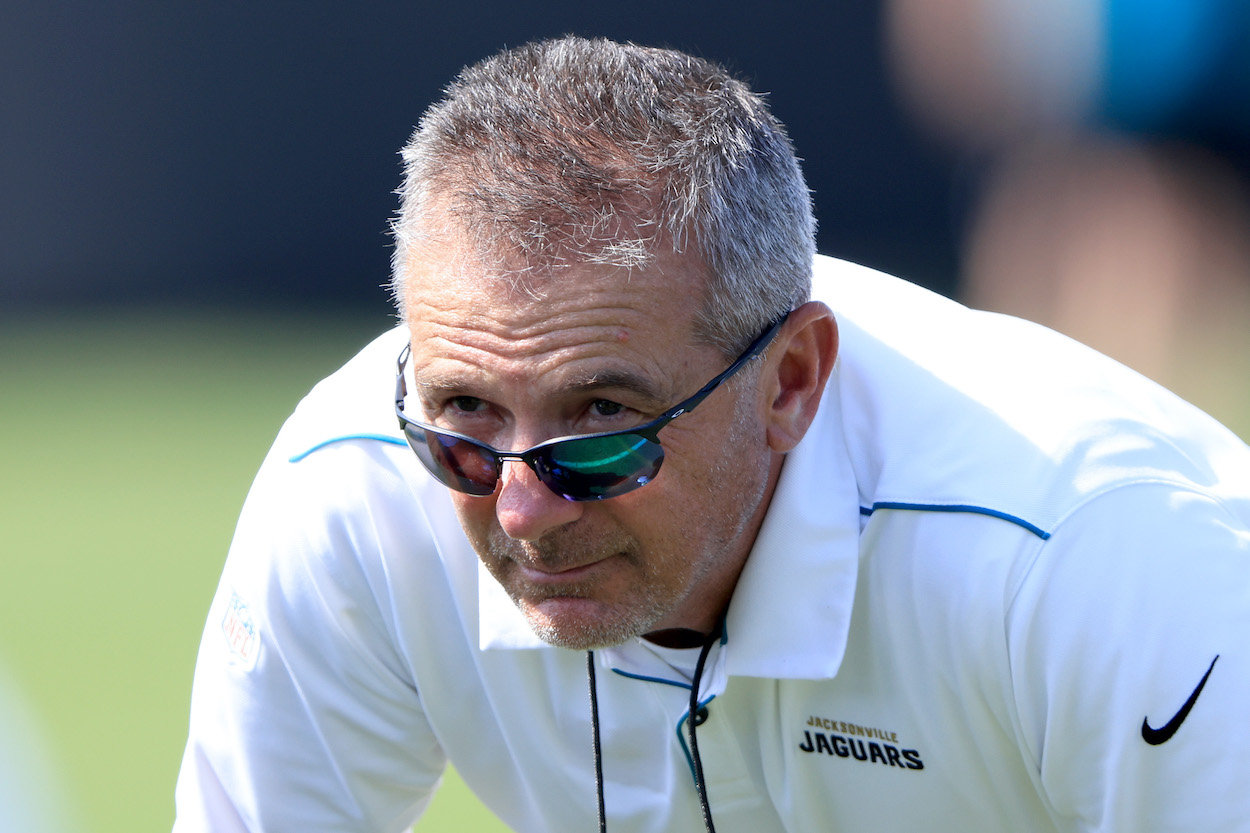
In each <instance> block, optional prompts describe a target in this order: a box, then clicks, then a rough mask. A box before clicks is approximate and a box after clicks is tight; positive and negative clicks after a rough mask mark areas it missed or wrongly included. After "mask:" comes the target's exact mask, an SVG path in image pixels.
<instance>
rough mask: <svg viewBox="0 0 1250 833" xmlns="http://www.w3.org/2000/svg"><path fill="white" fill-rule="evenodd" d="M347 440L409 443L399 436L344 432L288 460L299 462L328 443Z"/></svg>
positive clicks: (393, 443)
mask: <svg viewBox="0 0 1250 833" xmlns="http://www.w3.org/2000/svg"><path fill="white" fill-rule="evenodd" d="M345 440H377V441H378V442H383V443H391V444H392V445H407V444H408V443H407V442H405V441H404V440H401V439H399V438H398V437H388V436H387V435H386V434H344V435H343V436H341V437H331V438H330V439H328V440H323V441H321V442H319V443H317V444H316V445H314V446H313V447H312V448H309V449H307V450H306V451H301V452H300V453H299V454H296V455H294V456H293V457H290V458H289V459H288V461H287V462H290V463H298V462H299V461H300V460H303V459H304V458H305V457H307V456H308V455H309V454H312V453H313V452H314V451H318V450H320V449H323V448H325V447H326V446H327V445H333V444H334V443H341V442H344V441H345Z"/></svg>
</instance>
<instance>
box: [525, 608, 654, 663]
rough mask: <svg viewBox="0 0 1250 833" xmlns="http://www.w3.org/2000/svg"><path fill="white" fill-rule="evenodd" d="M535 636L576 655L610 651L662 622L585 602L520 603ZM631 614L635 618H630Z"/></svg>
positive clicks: (651, 616)
mask: <svg viewBox="0 0 1250 833" xmlns="http://www.w3.org/2000/svg"><path fill="white" fill-rule="evenodd" d="M520 608H521V612H522V613H524V614H525V619H526V621H527V622H529V626H530V628H531V629H532V630H533V631H534V634H535V635H536V636H538V638H539V639H541V640H542V641H543V642H546V643H547V644H548V645H555V646H556V647H558V648H568V649H570V650H574V651H588V650H592V649H595V648H610V647H612V646H613V645H620V644H622V643H624V642H628V641H629V640H631V639H634V638H635V637H638V636H641V635H642V634H644V633H646V632H647V631H648V630H649V629H650V628H651V626H652V625H653V624H654V623H655V621H657V620H658V619H659V617H658V616H653V615H639V612H638V611H620V610H617V609H614V608H612V607H609V606H605V605H604V604H602V603H601V602H596V601H593V600H591V599H585V598H569V597H565V598H553V599H544V600H543V601H541V602H536V603H529V602H521V603H520ZM630 613H632V614H633V615H630Z"/></svg>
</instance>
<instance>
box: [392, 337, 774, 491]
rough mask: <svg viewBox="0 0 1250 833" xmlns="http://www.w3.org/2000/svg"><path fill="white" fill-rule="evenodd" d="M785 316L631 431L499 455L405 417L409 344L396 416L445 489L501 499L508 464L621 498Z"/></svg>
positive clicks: (552, 483)
mask: <svg viewBox="0 0 1250 833" xmlns="http://www.w3.org/2000/svg"><path fill="white" fill-rule="evenodd" d="M787 315H788V313H787ZM786 317H787V316H782V317H781V318H779V319H778V320H777V321H776V322H774V323H773V324H771V325H770V326H769V327H768V329H766V330H765V331H764V332H763V333H761V334H760V336H759V338H757V339H755V341H753V342H752V343H751V346H750V347H748V348H747V349H746V351H745V352H744V353H743V354H742V355H741V356H739V357H738V358H737V359H735V360H734V362H733V364H731V365H729V367H728V368H727V369H726V370H725V371H724V372H723V373H721V374H720V375H719V376H717V377H716V378H715V379H713V380H712V381H710V382H708V383H707V384H706V385H704V386H703V387H702V388H700V389H699V391H698V393H696V394H695V395H694V396H691V397H690V398H689V399H686V400H684V401H682V402H680V403H678V404H676V405H674V406H673V407H671V408H669V409H668V410H667V411H665V412H664V413H663V414H661V415H660V416H659V417H657V418H656V419H653V420H651V421H650V422H646V423H643V424H642V425H639V426H637V427H635V428H628V429H626V430H624V431H607V432H604V433H599V434H578V435H574V436H571V437H557V438H556V439H553V440H547V441H546V442H543V443H539V444H538V445H536V446H534V447H533V448H530V449H527V450H525V451H499V450H497V449H494V448H491V447H490V446H489V445H487V444H486V443H483V442H480V441H478V440H475V439H473V438H472V437H467V436H465V435H464V434H458V433H456V432H455V431H447V430H444V429H442V428H436V427H434V426H433V425H426V424H425V423H422V422H417V421H416V420H413V419H410V418H409V417H408V416H406V415H405V414H404V399H405V398H407V396H408V385H407V382H405V381H404V364H405V363H406V362H407V361H408V355H409V352H410V350H411V347H410V346H405V347H404V349H403V351H402V352H401V353H400V354H399V363H398V364H399V370H398V375H397V378H396V380H395V415H396V416H397V417H399V427H400V428H401V429H402V430H403V432H404V438H405V439H406V440H408V445H409V446H411V447H412V450H413V451H414V452H416V455H417V459H419V460H420V461H421V462H422V463H423V464H424V465H425V467H426V468H427V469H429V471H430V474H432V475H434V477H435V478H437V479H438V481H439V482H440V483H442V484H443V485H444V486H447V487H448V488H450V489H454V490H455V491H457V492H463V493H465V494H467V495H478V496H484V495H489V494H492V493H494V491H495V487H496V485H498V483H499V478H500V476H501V475H502V473H503V464H504V461H505V460H520V461H521V462H522V463H524V464H525V465H527V466H529V467H530V469H531V470H532V471H533V472H534V474H536V475H537V476H538V479H539V480H541V481H542V482H543V483H544V484H545V485H546V486H547V488H548V489H550V490H551V491H553V492H555V493H556V494H557V495H559V496H560V497H562V498H564V499H565V500H576V501H582V500H606V499H607V498H611V497H619V496H620V495H624V494H628V493H629V492H632V491H633V490H634V489H638V488H641V487H643V486H645V485H647V484H648V483H650V482H651V481H652V480H654V479H655V476H656V474H658V473H659V471H660V465H661V464H662V463H663V462H664V448H663V447H662V446H661V445H660V440H659V437H658V434H659V433H660V429H661V428H663V427H664V426H666V425H668V424H669V423H670V422H672V421H673V420H675V419H677V417H679V416H682V415H684V414H688V413H690V412H691V411H693V410H694V409H695V408H696V407H697V406H698V404H699V403H700V402H702V401H703V400H704V399H706V398H707V396H708V394H710V393H711V392H712V391H714V390H716V388H718V387H719V386H720V384H721V383H722V382H724V381H725V380H726V379H728V378H729V377H730V376H732V375H734V374H735V373H737V372H738V371H739V370H741V369H742V367H743V365H745V364H746V363H747V362H749V361H750V360H751V359H753V358H755V357H756V356H758V355H759V354H760V353H762V352H764V349H765V348H766V347H768V345H769V343H770V342H772V340H773V337H774V336H776V335H777V331H778V330H780V329H781V325H782V324H783V323H785V320H786Z"/></svg>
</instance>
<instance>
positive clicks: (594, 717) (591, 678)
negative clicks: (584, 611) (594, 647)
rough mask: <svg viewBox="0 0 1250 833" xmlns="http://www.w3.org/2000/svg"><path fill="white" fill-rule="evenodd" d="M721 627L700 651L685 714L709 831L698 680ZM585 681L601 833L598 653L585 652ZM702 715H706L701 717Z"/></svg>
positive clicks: (603, 832) (712, 831) (604, 820)
mask: <svg viewBox="0 0 1250 833" xmlns="http://www.w3.org/2000/svg"><path fill="white" fill-rule="evenodd" d="M720 636H721V629H720V628H719V627H718V628H717V629H716V630H715V631H713V632H712V633H711V635H709V636H708V638H707V639H706V640H705V641H704V643H703V648H702V649H701V650H700V651H699V661H698V663H697V664H696V665H695V667H694V679H693V680H691V682H690V708H689V710H688V711H687V714H686V729H687V731H688V732H689V735H690V760H691V762H692V763H693V764H694V786H695V789H696V790H697V791H698V793H699V806H700V808H701V809H702V811H703V826H704V828H705V829H706V830H707V833H716V826H715V825H714V824H713V823H712V806H711V804H710V803H709V802H708V798H707V784H706V783H704V780H703V761H702V760H701V759H700V758H699V741H698V738H697V736H696V733H695V727H697V726H698V725H699V724H700V723H703V722H704V720H706V719H707V711H706V709H700V708H699V683H700V681H701V680H702V679H703V669H704V667H705V666H706V665H707V658H708V654H710V653H711V652H712V646H713V645H715V644H716V641H717V640H718V639H720ZM586 681H587V684H588V685H589V687H590V740H591V746H592V747H593V752H594V757H595V796H596V798H597V800H598V802H599V833H607V830H608V817H607V812H606V811H605V807H604V800H603V745H602V743H601V742H600V740H599V693H598V690H597V687H596V685H595V652H594V651H587V652H586ZM700 715H703V716H702V717H700Z"/></svg>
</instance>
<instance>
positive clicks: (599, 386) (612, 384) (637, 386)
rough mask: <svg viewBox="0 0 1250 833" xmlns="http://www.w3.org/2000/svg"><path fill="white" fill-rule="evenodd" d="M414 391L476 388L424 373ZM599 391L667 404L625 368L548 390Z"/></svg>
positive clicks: (430, 394)
mask: <svg viewBox="0 0 1250 833" xmlns="http://www.w3.org/2000/svg"><path fill="white" fill-rule="evenodd" d="M415 383H416V384H415V388H416V390H415V391H414V392H415V393H416V394H417V395H418V396H419V397H421V398H422V399H423V400H425V401H430V400H434V399H440V398H443V397H447V396H458V395H469V396H472V395H474V394H472V393H471V391H472V390H473V389H474V388H475V387H477V385H476V384H475V382H474V380H472V379H469V378H465V377H459V376H451V375H447V376H442V375H439V376H426V377H422V378H419V379H416V380H415ZM599 390H625V391H629V392H630V393H632V394H634V395H635V396H637V397H638V398H639V399H641V400H643V402H642V403H639V404H643V405H644V406H654V407H656V408H664V407H667V405H669V404H671V403H669V402H668V401H667V399H666V398H665V397H664V394H663V393H662V392H660V391H657V390H656V389H655V385H654V384H652V382H651V381H650V380H649V379H647V378H646V377H644V376H641V375H639V374H637V373H631V372H630V371H627V370H600V371H595V372H593V373H587V374H583V375H577V376H571V377H569V378H567V379H565V380H564V381H563V382H561V383H560V385H559V386H558V387H556V389H555V390H554V391H553V392H552V393H553V394H554V395H559V396H563V395H567V394H577V393H582V394H585V393H593V392H595V391H599Z"/></svg>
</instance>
